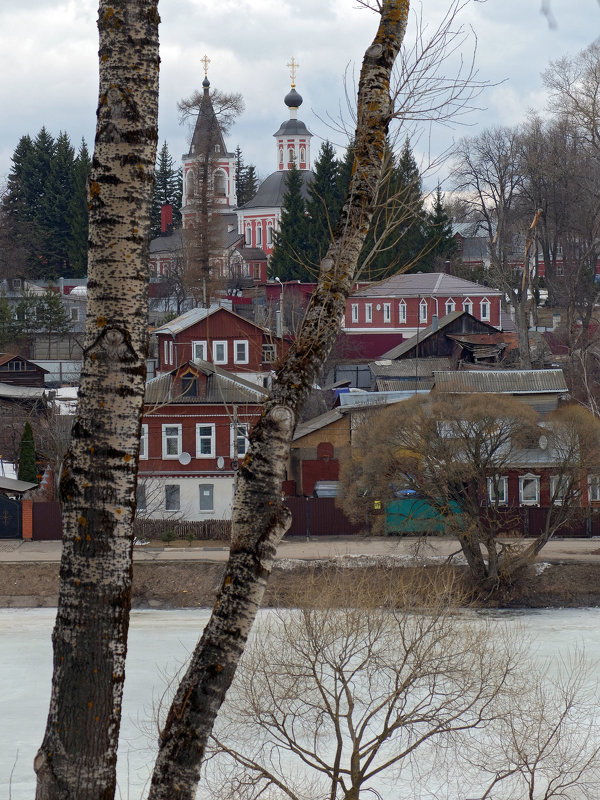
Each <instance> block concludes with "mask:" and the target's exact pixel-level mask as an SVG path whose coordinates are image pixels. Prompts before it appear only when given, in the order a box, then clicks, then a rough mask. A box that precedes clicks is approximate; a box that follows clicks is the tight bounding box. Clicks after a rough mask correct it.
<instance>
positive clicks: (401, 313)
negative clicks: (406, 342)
mask: <svg viewBox="0 0 600 800" xmlns="http://www.w3.org/2000/svg"><path fill="white" fill-rule="evenodd" d="M398 322H399V323H400V324H403V323H406V303H405V302H404V300H402V302H400V303H399V304H398Z"/></svg>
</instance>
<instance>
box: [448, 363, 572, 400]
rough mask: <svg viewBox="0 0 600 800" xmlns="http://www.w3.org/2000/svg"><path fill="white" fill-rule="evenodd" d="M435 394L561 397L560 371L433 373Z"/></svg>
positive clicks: (563, 385) (521, 370)
mask: <svg viewBox="0 0 600 800" xmlns="http://www.w3.org/2000/svg"><path fill="white" fill-rule="evenodd" d="M434 379H435V389H436V391H438V392H454V393H457V394H465V393H468V394H471V393H478V392H482V393H485V394H549V393H558V394H565V393H566V392H567V384H566V382H565V376H564V375H563V371H562V369H539V370H534V369H519V370H481V371H479V370H478V371H473V372H472V371H470V370H469V371H461V372H437V371H436V372H434Z"/></svg>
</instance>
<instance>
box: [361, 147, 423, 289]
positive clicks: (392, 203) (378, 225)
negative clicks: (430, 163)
mask: <svg viewBox="0 0 600 800" xmlns="http://www.w3.org/2000/svg"><path fill="white" fill-rule="evenodd" d="M424 217H425V212H424V210H423V193H422V182H421V174H420V172H419V168H418V166H417V163H416V161H415V159H414V156H413V154H412V150H411V147H410V141H409V140H408V138H407V139H406V141H405V143H404V147H403V148H402V152H401V153H400V157H399V158H398V159H395V158H394V155H393V153H392V152H391V150H390V152H389V157H388V168H387V170H386V172H385V174H384V177H383V179H382V183H381V187H380V190H379V195H378V201H377V209H376V211H375V215H374V217H373V221H372V223H371V228H370V230H369V234H368V236H367V239H366V241H365V245H364V248H363V252H362V255H361V263H362V264H363V266H364V268H365V271H366V276H368V277H369V278H371V279H380V278H382V277H384V276H385V275H386V274H393V273H395V272H400V271H404V270H410V269H420V268H421V259H422V257H423V253H424V245H425V237H424Z"/></svg>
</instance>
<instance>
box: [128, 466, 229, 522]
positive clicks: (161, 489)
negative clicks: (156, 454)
mask: <svg viewBox="0 0 600 800" xmlns="http://www.w3.org/2000/svg"><path fill="white" fill-rule="evenodd" d="M144 495H145V496H144ZM232 500H233V475H231V474H229V475H209V476H203V475H196V476H186V477H170V476H160V477H145V476H144V475H143V474H140V476H139V478H138V516H139V517H145V518H147V519H173V520H179V519H181V520H188V521H190V522H201V521H203V520H206V519H231V509H232ZM142 505H145V508H142V507H141V506H142Z"/></svg>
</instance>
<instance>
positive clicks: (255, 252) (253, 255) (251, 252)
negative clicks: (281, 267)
mask: <svg viewBox="0 0 600 800" xmlns="http://www.w3.org/2000/svg"><path fill="white" fill-rule="evenodd" d="M237 250H238V253H239V254H240V255H241V256H242V258H243V259H244V261H266V260H267V254H266V253H265V251H264V250H263V249H262V248H261V247H238V248H237Z"/></svg>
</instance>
